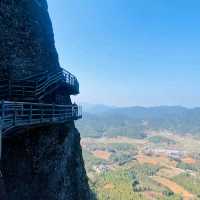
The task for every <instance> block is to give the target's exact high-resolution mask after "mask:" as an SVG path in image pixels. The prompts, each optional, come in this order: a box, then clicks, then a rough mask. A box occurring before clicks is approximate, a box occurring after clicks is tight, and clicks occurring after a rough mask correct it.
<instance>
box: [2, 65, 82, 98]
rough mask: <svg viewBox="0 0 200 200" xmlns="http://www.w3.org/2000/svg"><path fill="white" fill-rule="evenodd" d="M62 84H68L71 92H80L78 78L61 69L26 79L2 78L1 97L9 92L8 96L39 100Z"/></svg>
mask: <svg viewBox="0 0 200 200" xmlns="http://www.w3.org/2000/svg"><path fill="white" fill-rule="evenodd" d="M36 77H37V78H40V79H37V78H36ZM57 83H59V84H57ZM60 84H65V85H66V86H68V87H69V89H70V92H71V94H78V93H79V83H78V80H77V78H76V77H75V76H74V75H72V74H71V73H70V72H68V71H66V70H64V69H61V70H60V71H58V72H57V73H53V72H52V73H45V72H42V73H40V74H35V75H33V76H30V77H28V78H25V79H24V80H13V81H10V80H8V79H6V80H0V98H2V99H3V98H6V97H5V95H6V94H7V93H8V94H7V96H13V95H14V96H16V97H26V98H32V100H36V101H37V100H41V99H43V98H44V97H45V96H47V95H48V94H49V93H50V92H53V91H54V90H55V89H56V88H57V87H58V86H59V85H60ZM7 91H8V92H7Z"/></svg>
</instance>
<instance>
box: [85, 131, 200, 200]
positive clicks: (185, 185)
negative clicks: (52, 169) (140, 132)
mask: <svg viewBox="0 0 200 200" xmlns="http://www.w3.org/2000/svg"><path fill="white" fill-rule="evenodd" d="M171 138H173V139H171ZM183 141H184V142H183ZM81 143H82V147H83V156H84V159H85V165H86V169H87V174H88V177H89V181H90V186H91V188H92V189H93V191H94V193H95V194H96V196H97V199H98V200H107V199H110V200H135V199H136V200H137V199H138V200H148V199H149V200H198V199H200V189H199V188H200V176H199V175H200V156H199V155H200V148H198V147H199V144H200V141H199V140H197V139H196V138H193V137H192V136H191V135H185V136H184V137H181V136H178V135H173V134H172V133H164V134H163V133H162V132H151V133H149V135H148V136H147V137H146V138H144V139H133V138H128V137H113V138H106V137H102V138H83V139H82V141H81Z"/></svg>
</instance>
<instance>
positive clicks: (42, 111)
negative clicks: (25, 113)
mask: <svg viewBox="0 0 200 200" xmlns="http://www.w3.org/2000/svg"><path fill="white" fill-rule="evenodd" d="M40 110H41V118H40V121H41V122H42V121H43V115H44V110H43V107H41V108H40Z"/></svg>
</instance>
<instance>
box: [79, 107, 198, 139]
mask: <svg viewBox="0 0 200 200" xmlns="http://www.w3.org/2000/svg"><path fill="white" fill-rule="evenodd" d="M88 108H89V109H88ZM77 125H78V127H79V128H80V130H81V132H82V136H91V137H101V136H108V137H112V136H129V137H134V138H144V137H145V135H146V133H148V131H160V130H161V131H162V130H167V131H170V132H174V133H177V134H188V133H190V134H194V135H200V108H193V109H189V108H184V107H179V106H173V107H169V106H161V107H150V108H145V107H127V108H116V107H108V106H102V105H99V106H98V105H96V106H89V107H88V106H87V107H86V108H85V112H84V115H83V119H82V120H81V121H80V122H78V124H77Z"/></svg>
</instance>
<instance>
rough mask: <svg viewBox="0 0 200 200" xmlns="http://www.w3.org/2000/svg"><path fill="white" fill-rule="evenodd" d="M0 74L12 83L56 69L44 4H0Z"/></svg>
mask: <svg viewBox="0 0 200 200" xmlns="http://www.w3.org/2000/svg"><path fill="white" fill-rule="evenodd" d="M0 31H1V32H0V33H1V34H0V42H1V43H0V44H1V48H0V70H1V75H4V76H9V77H11V78H12V79H15V78H22V77H24V76H27V75H31V74H34V73H39V72H41V71H46V70H48V71H56V70H57V69H59V67H60V66H59V63H58V55H57V52H56V49H55V46H54V37H53V30H52V25H51V21H50V18H49V15H48V10H47V2H46V0H1V1H0Z"/></svg>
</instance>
